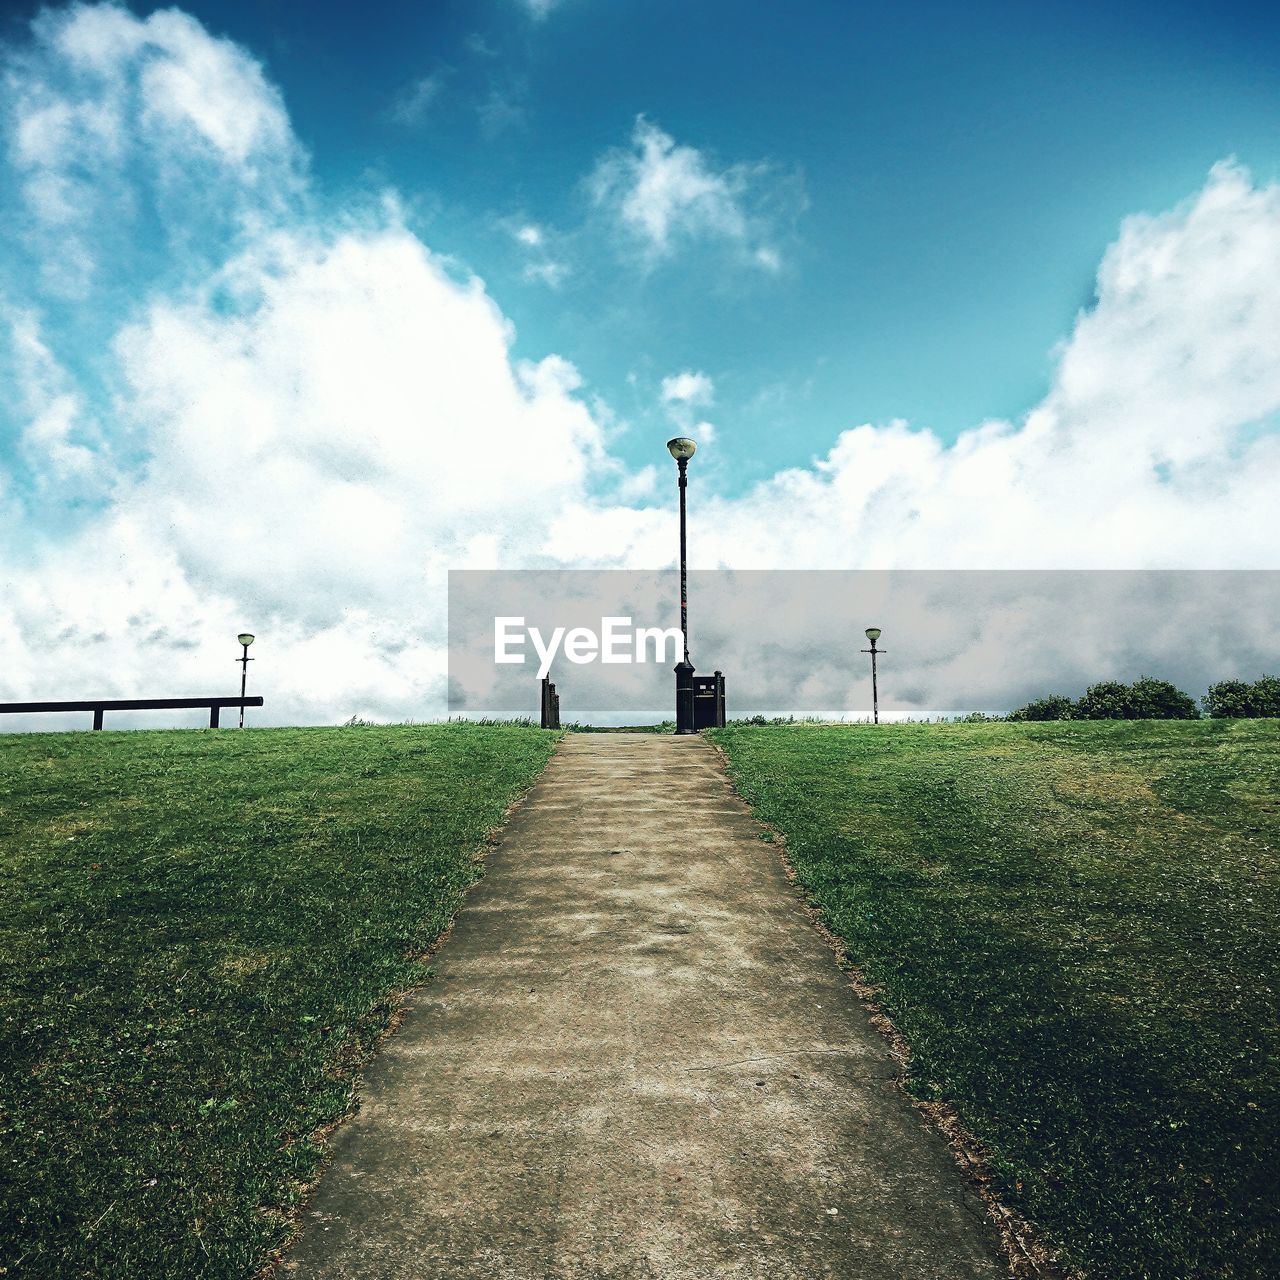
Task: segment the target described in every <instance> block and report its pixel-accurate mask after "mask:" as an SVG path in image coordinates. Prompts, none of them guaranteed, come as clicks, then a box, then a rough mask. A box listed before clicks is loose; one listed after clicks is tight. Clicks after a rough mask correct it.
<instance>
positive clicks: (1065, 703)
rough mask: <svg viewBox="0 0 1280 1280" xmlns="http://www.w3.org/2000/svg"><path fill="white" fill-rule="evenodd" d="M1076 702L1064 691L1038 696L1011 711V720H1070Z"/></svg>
mask: <svg viewBox="0 0 1280 1280" xmlns="http://www.w3.org/2000/svg"><path fill="white" fill-rule="evenodd" d="M1074 710H1075V703H1074V702H1072V701H1071V699H1070V698H1068V697H1067V696H1066V694H1063V693H1051V694H1050V695H1049V696H1048V697H1047V698H1037V699H1036V700H1035V701H1034V702H1028V703H1027V705H1026V706H1025V707H1019V708H1018V709H1017V711H1011V712H1010V713H1009V719H1010V720H1070V719H1071V718H1072V716H1073V713H1074Z"/></svg>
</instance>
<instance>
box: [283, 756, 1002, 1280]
mask: <svg viewBox="0 0 1280 1280" xmlns="http://www.w3.org/2000/svg"><path fill="white" fill-rule="evenodd" d="M436 973H437V977H436V978H435V980H434V981H433V982H432V983H431V984H430V985H429V986H427V987H426V988H425V989H423V990H422V991H420V992H418V993H417V994H416V995H415V997H414V999H413V1002H412V1003H413V1008H412V1010H411V1012H410V1013H409V1015H408V1017H407V1018H406V1020H405V1022H404V1025H403V1026H402V1027H401V1028H400V1030H399V1031H398V1032H397V1033H396V1035H395V1036H394V1037H392V1038H391V1039H390V1040H389V1041H388V1042H387V1044H386V1045H385V1046H384V1048H383V1049H382V1051H381V1052H380V1053H379V1055H378V1056H377V1058H376V1059H375V1060H374V1062H373V1063H372V1064H371V1066H370V1070H369V1071H368V1073H367V1076H366V1085H365V1089H364V1093H363V1097H364V1102H363V1105H362V1106H361V1108H360V1111H359V1112H358V1114H357V1115H356V1116H355V1117H354V1118H353V1119H352V1120H351V1121H350V1123H348V1124H346V1125H345V1126H344V1127H342V1128H341V1129H340V1130H339V1131H338V1132H337V1135H336V1139H335V1147H336V1152H335V1160H334V1163H333V1165H332V1167H331V1168H330V1170H329V1171H328V1173H327V1174H326V1175H325V1177H324V1178H323V1180H322V1181H321V1184H320V1187H319V1190H318V1193H317V1195H316V1197H315V1200H314V1203H313V1204H312V1205H311V1207H310V1210H309V1212H308V1213H307V1215H306V1219H305V1224H304V1230H303V1235H302V1238H301V1240H300V1242H299V1244H298V1245H297V1247H296V1248H295V1249H294V1251H293V1253H292V1255H291V1258H290V1261H289V1262H288V1263H287V1264H286V1267H287V1268H288V1269H289V1270H287V1271H286V1274H289V1271H290V1270H291V1271H292V1274H293V1275H294V1276H295V1277H299V1278H300V1277H307V1278H315V1280H320V1278H322V1277H323V1278H324V1280H337V1278H338V1277H356V1276H360V1277H370V1278H371V1280H372V1278H374V1277H376V1278H377V1280H400V1278H401V1277H403V1278H405V1280H409V1278H410V1277H412V1280H453V1278H455V1277H467V1280H548V1278H554V1280H588V1278H590V1280H606V1278H607V1280H644V1278H646V1277H663V1278H670V1280H675V1278H677V1277H679V1278H680V1280H695V1278H696V1280H701V1278H702V1277H713V1276H714V1277H717V1280H738V1278H745V1277H753V1278H755V1277H760V1278H761V1280H763V1278H764V1277H768V1278H769V1280H815V1278H816V1277H837V1276H838V1277H841V1278H842V1280H872V1278H875V1280H917V1278H918V1280H926V1278H927V1280H951V1278H952V1277H956V1278H958V1277H967V1278H969V1277H998V1276H1002V1275H1004V1274H1005V1272H1004V1269H1003V1267H1002V1266H1001V1265H1000V1263H999V1262H998V1261H997V1254H996V1248H995V1244H994V1238H993V1235H992V1233H991V1231H990V1229H989V1227H988V1225H987V1222H986V1219H985V1217H984V1214H983V1210H982V1208H981V1205H980V1204H979V1202H978V1201H977V1200H976V1199H975V1198H974V1197H973V1196H972V1195H971V1194H970V1193H969V1191H968V1190H967V1188H966V1187H965V1186H964V1184H963V1182H962V1180H961V1178H960V1175H959V1173H958V1171H957V1169H956V1166H955V1164H954V1163H953V1161H952V1159H951V1157H950V1155H949V1154H948V1152H947V1150H946V1148H945V1147H944V1145H943V1143H942V1141H941V1139H940V1138H938V1137H937V1135H935V1134H934V1133H932V1132H930V1131H929V1130H928V1129H927V1128H926V1127H925V1125H924V1122H923V1121H922V1120H921V1118H920V1117H919V1115H918V1114H917V1113H916V1112H915V1111H914V1110H913V1109H912V1107H911V1105H910V1104H909V1102H908V1101H907V1100H906V1099H905V1098H904V1097H903V1096H902V1094H901V1093H900V1092H899V1091H898V1090H897V1089H896V1088H895V1086H894V1083H893V1077H894V1065H893V1061H892V1059H891V1058H890V1057H889V1055H888V1053H887V1052H886V1049H885V1046H884V1044H883V1042H882V1041H881V1039H880V1037H879V1036H878V1035H877V1034H876V1033H875V1031H874V1030H873V1029H872V1028H871V1026H870V1025H869V1023H868V1021H867V1017H866V1014H865V1013H864V1011H863V1009H862V1007H861V1005H860V1004H859V1002H858V1000H857V998H856V997H855V996H854V994H853V993H852V991H851V990H850V988H849V986H848V984H847V982H846V980H845V978H844V977H843V975H842V974H841V972H840V970H839V969H838V967H837V965H836V962H835V958H834V957H833V955H832V954H831V952H830V950H829V949H828V948H827V946H826V945H825V944H824V943H823V941H822V940H821V938H820V937H819V936H818V934H817V932H816V931H815V930H814V928H813V926H812V925H811V923H810V922H809V921H808V920H807V919H806V917H805V915H804V913H803V912H802V910H801V909H800V906H799V904H798V902H797V900H796V897H795V894H794V892H793V891H792V889H791V887H790V886H789V885H788V883H787V880H786V877H785V876H784V875H783V873H782V870H781V868H780V866H779V862H778V857H777V853H776V851H775V850H774V849H773V848H772V847H771V846H770V845H769V844H768V843H766V842H764V841H762V840H761V839H760V838H759V828H758V827H757V825H756V824H755V823H754V821H753V820H752V818H751V816H750V814H749V813H748V811H747V808H746V806H745V805H744V804H743V803H742V802H741V801H740V800H739V799H738V798H737V797H736V795H735V794H734V793H733V792H732V790H731V789H730V786H729V783H728V781H727V779H726V777H725V774H724V770H723V768H722V767H721V764H720V758H719V756H718V755H717V753H716V752H715V751H714V749H713V748H712V747H711V746H710V745H708V744H707V743H705V742H703V741H701V740H700V739H697V738H675V737H660V736H657V735H650V734H625V735H623V734H581V735H573V736H570V737H568V738H567V739H566V740H565V741H564V743H563V744H562V746H561V747H560V749H559V751H558V752H557V753H556V755H555V756H554V757H553V759H552V761H551V763H550V764H549V765H548V767H547V769H546V771H545V772H544V773H543V775H542V777H541V778H540V779H539V781H538V783H537V785H536V786H535V787H534V789H533V791H532V792H531V793H530V794H529V796H528V797H527V799H526V800H525V802H524V803H523V804H522V805H521V806H520V807H519V809H518V810H517V811H516V813H515V816H514V818H513V820H512V822H511V824H510V826H509V827H508V828H507V829H506V831H505V833H504V836H503V839H502V842H501V844H500V846H499V847H498V848H497V849H496V850H495V851H494V852H493V854H492V855H491V857H490V861H489V864H488V874H487V875H486V877H485V879H484V880H483V881H482V882H481V883H480V884H479V885H478V886H477V887H476V888H475V889H474V890H473V892H472V893H471V895H470V897H469V898H468V899H467V903H466V906H465V908H464V910H463V912H462V914H461V915H460V916H459V919H458V922H457V926H456V928H455V930H454V932H453V935H452V936H451V937H450V939H449V940H448V942H447V943H446V944H445V946H444V947H443V948H442V949H441V951H440V954H439V956H438V957H437V962H436Z"/></svg>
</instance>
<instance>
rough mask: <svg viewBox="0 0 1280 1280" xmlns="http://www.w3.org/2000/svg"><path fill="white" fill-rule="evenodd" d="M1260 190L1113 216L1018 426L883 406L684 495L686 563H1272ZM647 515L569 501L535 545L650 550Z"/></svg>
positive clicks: (1269, 322)
mask: <svg viewBox="0 0 1280 1280" xmlns="http://www.w3.org/2000/svg"><path fill="white" fill-rule="evenodd" d="M1277 282H1280V187H1278V186H1276V185H1275V184H1270V185H1266V186H1258V185H1256V184H1255V183H1254V182H1253V181H1252V179H1251V177H1250V175H1249V174H1248V173H1247V172H1246V171H1245V170H1244V169H1242V168H1241V167H1239V166H1238V165H1235V164H1221V165H1219V166H1217V167H1216V168H1215V169H1214V171H1213V172H1212V174H1211V175H1210V177H1209V180H1208V183H1207V185H1206V186H1205V188H1204V190H1203V191H1201V192H1200V193H1199V194H1198V195H1196V196H1195V197H1193V198H1192V199H1190V200H1188V201H1186V202H1185V203H1184V204H1182V205H1180V206H1179V207H1177V208H1175V209H1173V210H1171V211H1169V212H1167V213H1164V214H1161V215H1158V216H1141V217H1134V218H1131V219H1129V220H1128V221H1126V223H1125V224H1124V226H1123V227H1122V229H1121V232H1120V236H1119V238H1118V239H1117V241H1116V242H1115V243H1114V244H1113V245H1112V246H1111V247H1110V249H1109V250H1108V251H1107V254H1106V256H1105V258H1104V260H1103V262H1102V265H1101V268H1100V270H1099V273H1098V281H1097V303H1096V305H1095V306H1094V307H1093V308H1091V309H1090V310H1089V311H1087V312H1084V313H1082V314H1081V315H1080V317H1079V318H1078V320H1077V322H1076V325H1075V328H1074V330H1073V332H1072V334H1071V336H1070V337H1069V338H1068V339H1067V340H1066V341H1065V342H1064V343H1063V345H1062V347H1061V350H1060V352H1059V358H1058V364H1057V369H1056V372H1055V375H1054V378H1053V382H1052V385H1051V387H1050V389H1049V392H1048V394H1047V395H1046V396H1045V398H1044V399H1043V400H1042V401H1041V403H1040V404H1038V405H1037V406H1036V407H1035V408H1034V409H1033V410H1032V411H1031V412H1030V413H1029V414H1028V415H1027V416H1026V418H1025V419H1023V420H1022V421H1020V422H1016V423H1015V422H1006V421H990V422H984V423H982V424H980V425H978V426H976V427H974V428H973V429H971V430H969V431H966V432H964V433H962V434H961V436H960V437H959V438H958V439H957V440H956V441H955V443H954V444H946V443H944V442H943V441H942V440H941V439H940V438H939V437H938V436H936V435H934V434H933V433H932V432H930V431H927V430H920V429H916V428H913V427H911V426H910V425H909V424H907V423H905V422H893V423H889V424H887V425H883V426H877V425H872V424H864V425H862V426H857V427H853V428H851V429H849V430H847V431H844V432H842V433H841V435H840V436H839V437H838V439H837V440H836V442H835V444H834V445H833V447H832V449H831V450H830V451H829V452H828V453H827V455H826V456H825V457H823V458H821V459H819V460H818V461H817V462H816V463H815V464H814V465H813V466H811V467H803V468H794V469H790V470H786V471H782V472H780V473H778V474H777V475H775V476H773V477H771V478H770V479H768V480H766V481H765V482H763V483H762V484H760V485H757V486H756V487H755V488H754V489H753V490H752V491H751V492H750V493H749V494H747V495H745V496H744V497H742V498H740V499H736V500H733V501H715V500H711V501H708V500H706V499H703V504H704V505H703V512H704V514H703V517H702V522H703V523H702V532H701V533H700V535H699V538H698V542H697V546H698V552H697V559H698V562H699V563H700V564H702V565H703V566H704V567H715V566H717V565H737V566H747V567H759V568H764V567H771V566H778V565H803V566H811V567H832V568H835V567H876V568H891V567H920V568H936V567H957V568H1015V567H1017V568H1032V567H1039V568H1058V567H1061V568H1079V567H1099V568H1107V567H1117V566H1121V567H1166V568H1179V567H1206V568H1213V567H1238V568H1261V567H1272V566H1275V565H1276V562H1277V560H1280V546H1278V545H1277V539H1276V533H1275V522H1274V520H1273V519H1272V518H1271V516H1270V515H1269V512H1270V510H1271V504H1272V501H1273V499H1272V496H1271V495H1272V494H1273V491H1274V486H1275V483H1276V481H1277V479H1280V436H1278V435H1277V432H1276V426H1277V416H1278V415H1280V358H1277V355H1276V349H1275V342H1274V334H1275V333H1276V332H1280V284H1278V283H1277ZM664 520H665V517H664V516H662V515H661V514H659V513H652V514H651V515H648V516H645V517H642V518H637V519H636V520H635V521H633V522H631V523H630V524H624V523H620V522H618V521H616V520H614V519H611V518H609V517H607V516H605V515H602V514H601V513H598V512H595V511H592V510H590V509H587V508H583V509H580V510H579V511H577V512H575V513H570V514H568V515H566V516H565V518H564V519H563V520H562V522H561V523H560V525H559V527H558V529H557V531H556V536H555V539H554V541H553V547H554V549H555V550H556V551H557V552H558V553H559V554H563V555H567V554H569V552H570V549H571V548H572V547H573V546H575V545H576V546H591V547H594V548H596V553H597V555H599V556H606V555H607V556H612V557H613V558H614V559H615V560H616V561H617V562H619V563H627V564H635V565H648V564H652V563H655V559H656V557H658V556H660V555H661V553H662V548H663V547H664V545H665V541H664V538H665V527H664Z"/></svg>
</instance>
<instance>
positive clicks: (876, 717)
mask: <svg viewBox="0 0 1280 1280" xmlns="http://www.w3.org/2000/svg"><path fill="white" fill-rule="evenodd" d="M865 634H866V637H867V639H868V640H870V641H871V648H870V649H863V651H862V652H863V653H869V654H870V655H871V717H872V723H873V724H879V723H880V691H879V690H878V689H877V688H876V654H878V653H883V652H884V650H883V649H877V648H876V641H877V640H879V639H880V628H879V627H868V628H867V630H866V633H865Z"/></svg>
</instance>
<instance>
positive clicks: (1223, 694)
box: [1201, 676, 1280, 719]
mask: <svg viewBox="0 0 1280 1280" xmlns="http://www.w3.org/2000/svg"><path fill="white" fill-rule="evenodd" d="M1201 701H1202V702H1203V703H1204V709H1205V710H1206V711H1207V712H1208V713H1209V714H1210V715H1211V716H1213V717H1214V718H1215V719H1227V718H1239V719H1256V718H1259V717H1263V716H1280V676H1262V677H1260V678H1259V679H1257V680H1255V681H1254V682H1253V683H1252V684H1250V683H1249V682H1248V681H1247V680H1219V681H1218V683H1217V684H1212V685H1210V686H1209V692H1208V693H1206V694H1205V696H1204V697H1203V698H1202V699H1201Z"/></svg>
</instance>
